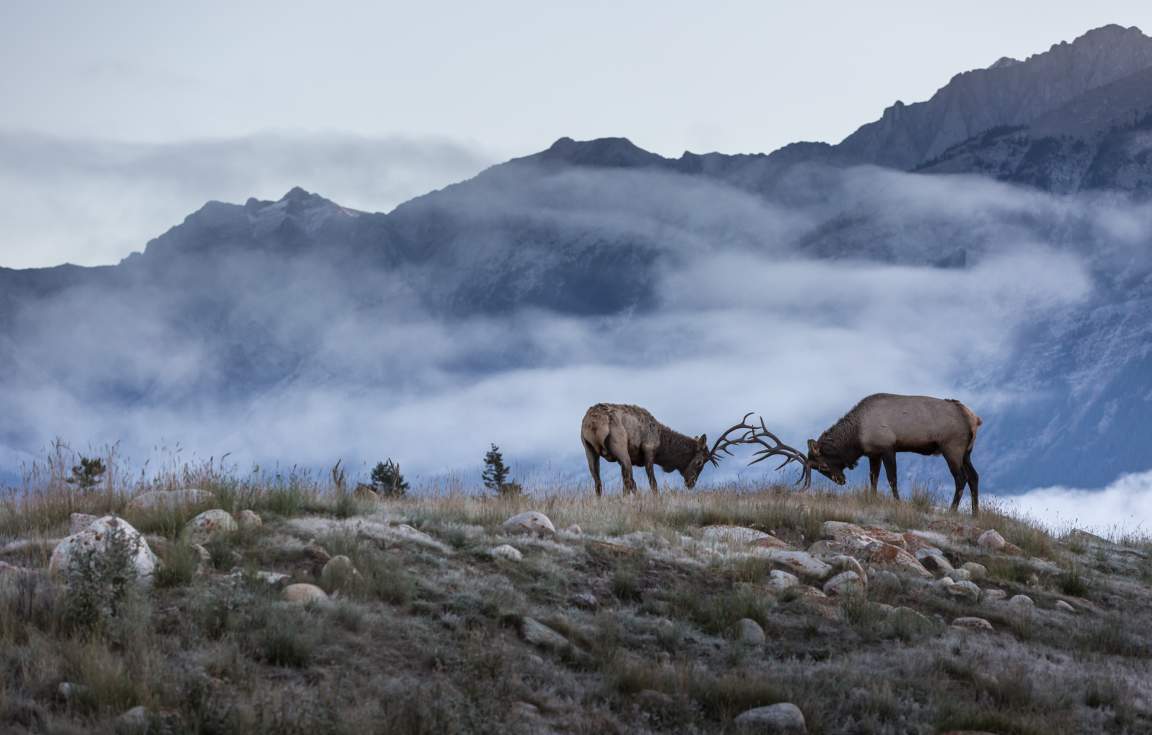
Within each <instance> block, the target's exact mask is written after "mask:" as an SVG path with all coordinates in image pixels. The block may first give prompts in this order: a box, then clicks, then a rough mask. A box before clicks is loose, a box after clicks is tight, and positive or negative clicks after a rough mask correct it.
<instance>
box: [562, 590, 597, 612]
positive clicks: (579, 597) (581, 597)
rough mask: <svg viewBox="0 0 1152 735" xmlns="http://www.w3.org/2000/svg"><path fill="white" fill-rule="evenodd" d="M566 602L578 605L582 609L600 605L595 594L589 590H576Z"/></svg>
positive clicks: (591, 608) (590, 608) (592, 608)
mask: <svg viewBox="0 0 1152 735" xmlns="http://www.w3.org/2000/svg"><path fill="white" fill-rule="evenodd" d="M568 602H570V603H571V604H572V606H573V607H579V608H582V609H584V610H595V609H596V608H598V607H600V600H598V599H596V595H594V594H592V593H591V592H577V593H576V594H574V595H572V596H571V597H569V598H568Z"/></svg>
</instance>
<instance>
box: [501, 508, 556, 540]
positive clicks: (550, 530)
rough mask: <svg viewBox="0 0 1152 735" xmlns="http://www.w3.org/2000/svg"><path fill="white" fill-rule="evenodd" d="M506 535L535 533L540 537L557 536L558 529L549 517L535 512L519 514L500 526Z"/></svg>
mask: <svg viewBox="0 0 1152 735" xmlns="http://www.w3.org/2000/svg"><path fill="white" fill-rule="evenodd" d="M500 528H501V529H503V531H504V533H534V534H536V535H538V536H554V535H556V527H555V526H553V525H552V521H551V520H550V519H549V518H548V516H546V515H544V514H543V513H540V512H538V511H535V510H529V511H525V512H523V513H517V514H516V515H514V516H512V517H511V518H509V519H508V520H506V521H504V523H503V524H502V525H501V526H500Z"/></svg>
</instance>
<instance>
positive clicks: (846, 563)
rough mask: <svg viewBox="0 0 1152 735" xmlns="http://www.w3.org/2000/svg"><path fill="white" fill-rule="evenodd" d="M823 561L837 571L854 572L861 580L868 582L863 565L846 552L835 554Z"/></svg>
mask: <svg viewBox="0 0 1152 735" xmlns="http://www.w3.org/2000/svg"><path fill="white" fill-rule="evenodd" d="M824 561H825V562H827V563H828V564H830V565H831V566H832V568H833V569H834V570H836V571H838V572H856V576H858V577H859V578H860V581H861V582H863V583H864V584H867V583H868V573H867V572H865V571H864V567H863V566H862V565H861V564H860V562H859V561H857V560H856V559H855V558H854V557H851V556H848V555H847V554H835V555H833V556H830V557H828V558H826V559H824Z"/></svg>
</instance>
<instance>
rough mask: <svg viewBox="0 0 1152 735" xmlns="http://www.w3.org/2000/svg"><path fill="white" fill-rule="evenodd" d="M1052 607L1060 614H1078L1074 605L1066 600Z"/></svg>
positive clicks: (1059, 601)
mask: <svg viewBox="0 0 1152 735" xmlns="http://www.w3.org/2000/svg"><path fill="white" fill-rule="evenodd" d="M1052 607H1054V608H1056V609H1057V610H1059V611H1060V612H1066V613H1075V612H1076V608H1074V607H1072V605H1070V604H1069V603H1067V602H1065V601H1064V600H1057V601H1056V604H1055V605H1053V606H1052Z"/></svg>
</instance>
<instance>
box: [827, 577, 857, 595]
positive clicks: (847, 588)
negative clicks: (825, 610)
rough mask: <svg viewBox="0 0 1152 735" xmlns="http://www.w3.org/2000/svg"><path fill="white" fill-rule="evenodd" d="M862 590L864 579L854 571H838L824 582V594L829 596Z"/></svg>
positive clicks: (850, 593)
mask: <svg viewBox="0 0 1152 735" xmlns="http://www.w3.org/2000/svg"><path fill="white" fill-rule="evenodd" d="M863 591H864V580H862V579H861V578H860V575H859V574H857V573H856V572H852V571H848V572H840V573H839V574H837V575H836V576H834V577H832V579H829V580H828V581H827V582H825V583H824V594H826V595H828V596H830V597H837V596H839V597H843V596H844V595H855V594H860V593H861V592H863Z"/></svg>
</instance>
